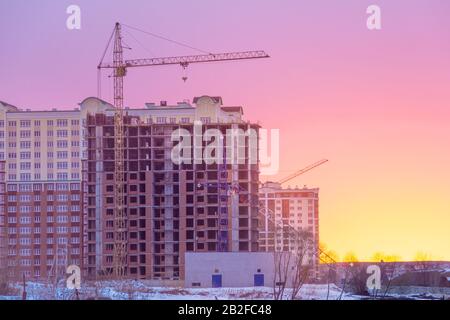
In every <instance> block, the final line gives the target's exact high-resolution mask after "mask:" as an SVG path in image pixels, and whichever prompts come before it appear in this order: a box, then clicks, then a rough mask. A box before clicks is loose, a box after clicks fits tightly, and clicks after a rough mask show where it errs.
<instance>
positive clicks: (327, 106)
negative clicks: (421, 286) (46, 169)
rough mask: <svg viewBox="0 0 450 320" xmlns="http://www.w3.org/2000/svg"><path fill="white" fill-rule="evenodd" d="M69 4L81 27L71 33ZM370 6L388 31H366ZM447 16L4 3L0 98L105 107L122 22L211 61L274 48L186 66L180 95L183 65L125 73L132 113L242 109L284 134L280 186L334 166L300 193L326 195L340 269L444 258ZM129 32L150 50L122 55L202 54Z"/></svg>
mask: <svg viewBox="0 0 450 320" xmlns="http://www.w3.org/2000/svg"><path fill="white" fill-rule="evenodd" d="M70 4H77V5H79V6H80V7H81V14H82V29H81V30H80V31H69V30H68V29H67V28H66V26H65V21H66V18H67V14H66V13H65V11H66V8H67V6H68V5H70ZM370 4H377V5H379V6H380V7H381V10H382V30H380V31H369V30H368V29H367V28H366V18H367V14H366V13H365V11H366V8H367V6H368V5H370ZM449 14H450V2H447V1H438V0H435V1H414V0H408V1H406V0H405V1H380V0H374V1H364V0H354V1H350V0H343V1H324V0H323V1H318V0H315V1H312V0H311V1H298V0H295V1H294V0H292V1H262V0H251V1H249V0H247V1H238V0H226V1H225V0H224V1H206V0H194V1H174V0H169V1H137V0H136V1H126V2H125V1H106V0H105V1H103V0H95V1H80V0H75V1H49V0H43V1H25V0H2V1H1V2H0V39H1V41H2V44H1V47H0V48H1V54H0V70H1V72H0V100H3V101H6V102H9V103H12V104H14V105H17V106H20V107H23V108H32V109H43V108H46V109H48V108H52V107H57V108H73V107H75V106H76V105H77V103H79V102H80V101H82V100H83V99H84V98H85V97H87V96H93V95H96V65H97V63H98V61H99V58H100V56H101V53H102V51H103V49H104V47H105V45H106V41H107V39H108V37H109V35H110V33H111V31H112V28H113V25H114V22H115V21H120V22H122V23H125V24H129V25H132V26H136V27H139V28H142V29H145V30H149V31H151V32H154V33H157V34H161V35H164V36H167V37H170V38H173V39H176V40H179V41H182V42H185V43H189V44H191V45H192V46H195V47H198V48H202V49H204V50H207V51H211V52H228V51H241V50H256V49H263V50H266V51H267V52H268V53H269V54H270V55H271V56H272V58H271V59H267V60H261V61H252V62H239V63H218V64H205V65H195V66H194V65H193V66H191V67H190V68H189V71H188V76H189V80H188V81H187V83H183V81H182V80H181V77H182V76H183V74H182V72H181V70H180V68H178V67H166V68H164V67H162V68H149V69H133V70H130V72H129V76H128V77H127V79H126V86H125V90H126V96H125V103H126V105H129V106H135V107H136V106H142V105H143V104H144V103H145V102H152V101H153V102H156V101H159V100H168V101H169V102H177V101H181V100H183V99H192V97H194V96H199V95H203V94H209V95H220V96H222V97H223V99H224V102H225V104H227V105H242V106H243V107H244V108H245V116H246V118H247V119H249V120H254V121H261V123H262V124H263V126H264V127H266V128H279V129H280V130H281V166H282V167H281V173H280V177H281V176H284V175H288V174H289V173H291V172H292V171H294V170H297V169H299V168H301V167H303V166H306V165H307V164H309V163H312V162H315V161H317V160H319V159H322V158H327V159H329V160H330V162H329V163H327V164H326V165H324V166H322V167H320V168H317V169H315V170H314V171H312V172H310V173H308V174H306V175H304V176H302V177H299V178H298V179H296V180H294V181H293V182H292V184H294V185H295V184H298V185H303V184H308V185H310V186H318V187H320V188H321V202H320V214H321V240H322V241H323V242H325V243H326V244H327V246H328V247H330V248H332V249H334V250H335V251H337V252H338V253H339V255H341V257H342V256H344V255H345V253H346V252H349V251H353V252H355V253H356V254H357V255H358V257H360V258H361V259H367V258H370V257H371V256H372V254H373V253H374V252H376V251H383V252H385V253H392V254H398V255H400V256H401V257H402V258H403V259H405V260H407V259H412V258H414V255H415V254H416V252H418V251H423V252H426V253H429V254H430V255H432V257H433V258H435V259H447V260H450V250H449V249H450V232H449V230H450V170H449V169H448V164H450V147H449V146H450V126H449V125H448V122H449V119H450V111H449V104H450V41H449V39H450V20H449V19H448V15H449ZM132 34H133V35H134V36H135V37H136V38H137V39H138V40H139V41H140V42H141V43H142V44H143V45H144V47H146V49H145V50H144V49H143V48H142V46H141V45H139V44H138V43H137V42H136V41H135V40H134V39H133V38H131V37H129V36H128V35H127V34H126V33H125V34H124V37H125V41H126V42H127V43H128V44H129V45H130V46H131V47H132V48H133V50H131V51H127V52H126V57H128V58H139V57H151V56H165V55H182V54H195V53H196V52H195V51H192V50H188V49H184V48H180V47H177V46H174V45H172V44H167V43H165V42H162V41H160V40H156V39H153V38H150V37H148V36H145V35H142V34H139V33H136V32H132ZM108 81H109V83H108ZM110 81H111V80H108V79H107V78H106V77H104V86H103V93H104V95H103V98H105V99H107V100H111V92H112V91H111V82H110ZM262 178H263V180H264V179H265V178H266V177H262ZM271 178H272V179H275V178H276V177H271Z"/></svg>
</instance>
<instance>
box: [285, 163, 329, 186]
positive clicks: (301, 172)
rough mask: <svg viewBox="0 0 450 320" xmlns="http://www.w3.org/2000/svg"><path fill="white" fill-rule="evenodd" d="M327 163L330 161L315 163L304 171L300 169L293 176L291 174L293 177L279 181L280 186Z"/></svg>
mask: <svg viewBox="0 0 450 320" xmlns="http://www.w3.org/2000/svg"><path fill="white" fill-rule="evenodd" d="M325 162H328V160H327V159H322V160H320V161H317V162H315V163H313V164H311V165H309V166H307V167H305V168H303V169H300V170H299V171H297V172H294V173H293V174H291V175H289V176H287V177H285V178H283V179H281V180H279V181H278V183H279V184H283V183H286V182H288V181H291V180H292V179H294V178H296V177H298V176H299V175H302V174H304V173H306V172H308V171H310V170H312V169H314V168H316V167H318V166H321V165H322V164H324V163H325Z"/></svg>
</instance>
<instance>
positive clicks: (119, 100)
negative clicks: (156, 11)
mask: <svg viewBox="0 0 450 320" xmlns="http://www.w3.org/2000/svg"><path fill="white" fill-rule="evenodd" d="M113 63H114V73H113V75H114V110H115V112H114V134H115V139H114V157H115V166H114V182H115V188H114V190H115V193H114V199H115V200H114V201H115V207H114V211H115V212H114V256H113V272H114V276H116V277H117V278H121V277H123V276H125V267H126V258H127V252H126V251H127V232H126V214H125V195H124V194H125V192H124V187H125V181H124V178H125V157H124V134H123V129H124V128H123V77H124V76H125V75H126V68H125V67H124V62H123V47H122V34H121V26H120V24H119V23H116V27H115V36H114V54H113Z"/></svg>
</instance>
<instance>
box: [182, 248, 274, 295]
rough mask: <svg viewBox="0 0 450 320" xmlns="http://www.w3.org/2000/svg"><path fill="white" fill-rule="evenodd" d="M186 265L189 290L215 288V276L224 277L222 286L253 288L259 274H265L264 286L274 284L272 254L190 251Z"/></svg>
mask: <svg viewBox="0 0 450 320" xmlns="http://www.w3.org/2000/svg"><path fill="white" fill-rule="evenodd" d="M185 264H186V274H185V286H186V287H194V286H193V283H197V284H198V283H199V284H200V287H203V288H208V287H212V276H213V275H222V287H253V286H254V275H255V274H264V286H266V287H270V286H272V285H273V276H274V256H273V253H271V252H205V253H197V252H187V253H186V254H185Z"/></svg>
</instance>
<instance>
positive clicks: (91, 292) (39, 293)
mask: <svg viewBox="0 0 450 320" xmlns="http://www.w3.org/2000/svg"><path fill="white" fill-rule="evenodd" d="M14 291H15V292H16V294H15V295H13V296H0V300H5V299H10V300H11V299H21V293H22V286H21V284H20V283H17V284H15V285H14ZM26 291H27V299H28V300H71V299H75V293H74V291H73V290H69V289H66V288H65V286H64V283H63V282H61V283H60V284H59V285H58V287H57V289H54V288H53V287H52V286H51V285H48V284H44V283H39V282H28V283H27V287H26ZM415 291H417V290H412V292H405V293H402V294H399V293H395V294H394V293H391V294H390V297H391V298H394V299H399V298H400V299H442V297H443V295H442V294H433V295H432V294H430V293H426V290H422V292H421V293H420V294H418V293H419V292H415ZM290 294H291V290H290V289H286V291H285V295H286V298H288V297H289V296H290ZM449 297H450V296H449ZM79 298H80V299H83V300H84V299H112V300H272V299H273V289H272V288H270V287H250V288H208V289H206V288H170V287H164V288H163V287H152V286H151V285H150V283H147V282H146V281H131V280H130V281H102V282H90V283H86V284H85V285H84V286H83V287H82V288H81V290H80V292H79ZM297 298H298V299H303V300H326V299H327V298H328V300H338V299H339V298H341V299H342V300H360V299H368V298H369V299H370V297H361V296H355V295H352V294H349V293H344V294H342V297H341V289H340V288H339V287H337V286H336V285H330V288H329V291H328V286H327V285H326V284H307V285H304V286H303V287H302V289H301V290H300V293H299V294H298V296H297Z"/></svg>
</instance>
